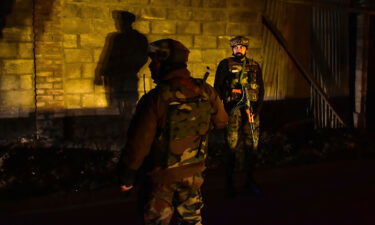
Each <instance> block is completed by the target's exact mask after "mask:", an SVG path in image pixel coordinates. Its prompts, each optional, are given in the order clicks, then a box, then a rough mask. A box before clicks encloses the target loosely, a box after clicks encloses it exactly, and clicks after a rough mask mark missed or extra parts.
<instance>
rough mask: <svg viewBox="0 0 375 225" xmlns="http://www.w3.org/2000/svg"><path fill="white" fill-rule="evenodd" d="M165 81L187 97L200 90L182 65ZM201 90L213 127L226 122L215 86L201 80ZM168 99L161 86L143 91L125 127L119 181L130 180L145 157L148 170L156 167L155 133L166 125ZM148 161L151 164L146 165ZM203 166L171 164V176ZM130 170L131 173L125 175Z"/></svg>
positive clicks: (125, 181)
mask: <svg viewBox="0 0 375 225" xmlns="http://www.w3.org/2000/svg"><path fill="white" fill-rule="evenodd" d="M163 79H164V80H163V82H164V83H165V84H168V85H170V86H171V87H174V88H177V89H179V90H180V91H181V92H182V93H183V94H184V95H185V96H186V97H187V98H193V97H196V96H198V95H199V93H201V90H200V88H199V86H197V85H196V82H195V80H194V79H193V78H192V77H191V76H190V72H189V71H188V70H187V69H185V68H183V69H178V70H174V71H172V72H170V73H169V74H167V75H166V76H164V78H163ZM204 89H205V93H207V94H208V97H209V102H210V104H211V106H212V109H213V110H212V114H211V122H212V124H213V126H214V128H224V127H225V126H226V124H227V122H228V116H227V114H226V112H225V110H224V106H223V103H222V101H221V99H220V98H219V96H218V94H217V92H216V91H215V89H214V88H213V87H212V86H210V85H208V84H206V83H204ZM168 106H169V103H168V102H167V101H165V99H164V97H163V92H162V90H161V88H158V87H157V88H154V89H152V90H151V91H150V92H148V93H147V94H145V95H144V96H143V97H142V98H141V99H140V101H139V103H138V105H137V108H136V112H135V114H134V116H133V118H132V121H131V123H130V126H129V129H128V137H127V140H128V141H127V143H126V145H125V148H124V149H123V154H122V156H121V162H122V163H123V164H124V165H125V169H124V170H125V171H124V173H125V175H123V177H125V178H124V180H123V181H122V183H123V184H127V185H128V184H131V183H133V182H134V180H133V179H134V174H132V173H131V172H133V173H134V171H137V170H138V169H139V168H140V167H141V165H142V164H143V163H144V160H145V158H146V157H147V161H148V163H147V164H148V165H149V167H150V168H149V169H148V171H151V172H150V173H149V174H152V173H154V172H155V171H156V170H160V169H161V167H160V166H159V165H157V164H158V161H159V160H158V159H157V158H158V157H160V155H158V148H157V147H156V146H159V145H160V144H159V143H158V137H159V136H160V133H161V132H162V131H163V129H164V127H165V126H166V121H167V110H168ZM196 144H197V143H196V142H194V141H191V142H186V143H178V146H179V148H180V149H188V148H191V147H193V146H195V145H196ZM150 165H151V166H150ZM203 167H204V165H202V164H197V165H190V166H189V167H185V168H178V167H176V168H174V172H173V175H171V176H170V177H171V179H175V178H174V177H173V176H177V177H178V176H182V175H178V174H182V173H185V174H189V173H195V171H199V170H201V169H202V168H203ZM129 174H131V175H129Z"/></svg>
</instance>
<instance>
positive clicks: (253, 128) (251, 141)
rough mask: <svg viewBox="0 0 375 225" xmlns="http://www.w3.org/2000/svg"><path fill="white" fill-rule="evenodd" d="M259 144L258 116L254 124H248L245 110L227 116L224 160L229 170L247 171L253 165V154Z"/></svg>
mask: <svg viewBox="0 0 375 225" xmlns="http://www.w3.org/2000/svg"><path fill="white" fill-rule="evenodd" d="M258 142H259V116H255V118H254V123H253V124H252V125H251V124H250V123H249V122H248V119H247V115H246V112H245V110H243V109H239V110H236V111H235V112H233V113H232V114H231V115H230V116H229V121H228V126H227V130H226V143H227V146H228V149H227V154H226V155H227V156H226V160H227V161H228V162H227V165H229V169H230V170H239V171H242V170H248V169H251V168H252V167H253V166H254V165H253V164H254V163H255V152H256V149H257V148H258Z"/></svg>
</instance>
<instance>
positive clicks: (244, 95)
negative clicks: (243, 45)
mask: <svg viewBox="0 0 375 225" xmlns="http://www.w3.org/2000/svg"><path fill="white" fill-rule="evenodd" d="M245 66H246V60H244V62H243V65H242V70H241V73H239V72H237V74H236V75H237V78H238V85H239V86H240V88H238V89H232V92H236V93H240V94H241V99H240V100H239V101H238V102H237V104H236V105H235V107H233V109H232V110H231V111H230V114H231V115H233V113H234V112H235V111H236V110H238V109H239V108H241V107H244V108H245V112H246V115H247V119H248V122H249V124H250V129H251V136H252V139H253V147H254V150H256V148H257V147H258V146H257V143H258V138H257V137H256V136H255V134H254V131H255V126H254V122H255V121H254V112H253V108H252V106H251V102H250V99H249V93H248V90H247V88H246V87H245V86H244V85H243V84H241V80H242V78H243V76H244V75H245Z"/></svg>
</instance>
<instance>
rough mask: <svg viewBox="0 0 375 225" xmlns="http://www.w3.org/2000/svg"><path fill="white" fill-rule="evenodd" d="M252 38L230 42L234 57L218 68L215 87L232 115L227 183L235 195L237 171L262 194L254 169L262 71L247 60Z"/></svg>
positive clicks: (228, 129)
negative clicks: (235, 172) (234, 179)
mask: <svg viewBox="0 0 375 225" xmlns="http://www.w3.org/2000/svg"><path fill="white" fill-rule="evenodd" d="M248 45H249V39H247V38H245V37H243V36H237V37H235V38H233V39H231V40H230V46H231V48H232V52H233V56H232V57H229V58H226V59H223V60H222V61H221V62H220V64H219V65H218V68H217V71H216V75H215V83H214V87H215V89H216V90H217V91H218V93H219V95H220V97H221V98H222V99H223V102H224V105H225V109H226V111H227V112H228V114H229V124H228V127H227V130H226V143H227V152H226V154H225V156H226V159H225V160H226V184H227V191H228V194H229V195H231V196H233V195H234V194H235V188H234V181H233V175H234V171H236V170H239V171H243V170H245V174H246V181H245V187H246V188H247V191H250V192H252V193H254V194H258V193H260V189H259V188H258V187H257V185H256V184H255V181H254V178H253V170H254V166H255V162H256V154H255V153H256V149H257V147H258V140H259V112H260V109H261V105H262V102H263V96H264V85H263V79H262V71H261V69H260V66H259V64H258V63H257V62H255V61H254V60H253V59H249V58H247V57H246V52H247V48H248Z"/></svg>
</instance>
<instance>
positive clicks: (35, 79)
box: [0, 0, 265, 127]
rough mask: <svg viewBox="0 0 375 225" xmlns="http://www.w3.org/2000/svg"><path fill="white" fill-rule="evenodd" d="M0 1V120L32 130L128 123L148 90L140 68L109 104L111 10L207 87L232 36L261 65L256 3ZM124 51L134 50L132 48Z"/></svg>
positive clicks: (258, 0)
mask: <svg viewBox="0 0 375 225" xmlns="http://www.w3.org/2000/svg"><path fill="white" fill-rule="evenodd" d="M6 1H7V2H10V3H11V4H10V5H11V10H9V12H8V13H7V14H6V15H3V16H4V18H5V19H6V23H5V26H4V27H3V28H0V29H2V33H3V36H2V37H1V38H0V92H1V95H0V101H1V105H0V117H1V118H4V117H8V118H19V117H27V116H30V115H32V113H34V112H36V113H37V115H40V117H36V118H37V119H38V120H37V121H39V123H43V120H45V119H48V120H49V119H51V118H57V117H61V118H63V117H78V116H107V115H111V116H113V115H119V116H122V117H124V118H126V119H129V118H130V116H131V114H132V112H133V110H134V106H135V104H136V101H137V100H138V99H139V98H140V97H141V96H142V95H143V94H144V92H145V91H148V90H150V89H151V88H152V87H153V86H154V84H153V82H152V80H151V78H150V72H149V71H148V67H147V63H146V64H145V65H144V66H143V67H142V68H141V69H140V70H139V71H137V73H136V75H135V77H133V80H131V81H129V80H127V81H128V82H129V85H125V87H124V88H125V89H126V90H125V92H126V93H125V95H123V96H122V98H123V99H122V102H121V101H120V102H119V101H117V102H116V101H115V103H113V102H111V101H112V100H113V99H112V98H111V96H110V93H109V88H108V85H107V83H106V80H105V77H104V78H103V74H101V72H100V69H101V68H102V66H103V65H102V64H103V57H104V56H105V55H106V54H108V51H110V46H111V44H113V43H111V41H110V37H111V36H113V35H117V34H118V33H119V32H120V31H119V30H118V27H117V26H116V25H117V24H116V23H117V22H118V21H116V17H115V13H116V12H119V11H123V12H128V13H131V14H133V15H135V21H134V23H133V24H132V28H133V29H134V30H136V31H138V32H139V33H140V34H141V35H144V36H145V37H146V38H147V40H148V41H149V42H152V41H155V40H158V39H161V38H174V39H177V40H179V41H181V42H182V43H183V44H184V45H186V46H187V47H188V48H189V49H190V51H191V54H190V58H189V63H188V68H189V69H190V71H191V72H192V74H193V76H194V77H203V74H204V73H205V72H206V71H207V70H208V71H209V72H210V76H209V78H208V82H209V83H211V84H213V80H214V73H215V70H216V66H217V64H218V63H219V61H220V60H221V59H223V58H224V57H228V56H230V54H231V50H230V48H229V45H228V40H229V39H230V38H231V37H233V36H235V35H246V36H248V37H249V38H250V40H251V41H250V49H249V55H250V57H253V58H254V59H255V60H257V61H259V62H260V63H262V56H261V44H262V43H261V42H262V40H261V33H262V24H261V20H260V15H261V13H262V10H263V8H264V2H265V1H264V0H6ZM125 36H126V32H125ZM131 47H132V48H133V49H132V50H133V51H134V50H136V49H137V47H138V46H137V45H136V46H131ZM207 68H209V69H207ZM104 75H105V74H104ZM124 96H125V97H124ZM112 103H113V104H112ZM46 113H48V114H46ZM46 115H48V117H46ZM37 123H38V122H37ZM48 124H50V123H47V126H48ZM62 126H63V125H62ZM37 127H38V126H37Z"/></svg>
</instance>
